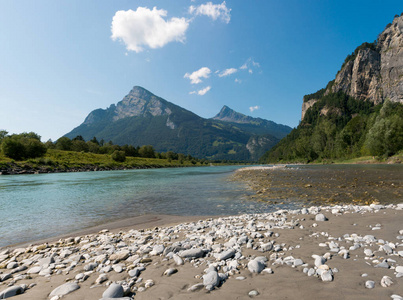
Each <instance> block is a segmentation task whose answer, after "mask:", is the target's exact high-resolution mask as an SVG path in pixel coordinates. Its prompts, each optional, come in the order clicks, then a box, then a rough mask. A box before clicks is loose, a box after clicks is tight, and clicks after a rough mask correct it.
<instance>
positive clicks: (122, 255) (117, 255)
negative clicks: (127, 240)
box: [109, 250, 130, 263]
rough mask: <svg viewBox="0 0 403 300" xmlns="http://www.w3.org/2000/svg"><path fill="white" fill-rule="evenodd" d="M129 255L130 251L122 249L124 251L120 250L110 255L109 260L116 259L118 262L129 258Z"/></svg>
mask: <svg viewBox="0 0 403 300" xmlns="http://www.w3.org/2000/svg"><path fill="white" fill-rule="evenodd" d="M129 256H130V251H127V250H122V251H119V252H116V253H114V254H112V255H111V256H110V257H109V260H111V261H115V262H116V263H117V262H119V261H121V260H125V259H127V258H128V257H129Z"/></svg>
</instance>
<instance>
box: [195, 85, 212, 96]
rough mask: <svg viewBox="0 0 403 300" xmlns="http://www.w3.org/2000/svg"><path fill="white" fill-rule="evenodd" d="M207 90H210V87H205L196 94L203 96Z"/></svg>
mask: <svg viewBox="0 0 403 300" xmlns="http://www.w3.org/2000/svg"><path fill="white" fill-rule="evenodd" d="M209 90H211V86H208V87H205V88H204V89H202V90H199V91H198V92H197V94H198V95H200V96H203V95H205V94H206V93H207V92H208V91H209Z"/></svg>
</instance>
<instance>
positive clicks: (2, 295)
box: [0, 286, 24, 299]
mask: <svg viewBox="0 0 403 300" xmlns="http://www.w3.org/2000/svg"><path fill="white" fill-rule="evenodd" d="M22 293H24V289H23V288H22V287H20V286H10V287H9V288H7V289H5V290H4V291H2V292H0V299H6V298H10V297H13V296H16V295H20V294H22Z"/></svg>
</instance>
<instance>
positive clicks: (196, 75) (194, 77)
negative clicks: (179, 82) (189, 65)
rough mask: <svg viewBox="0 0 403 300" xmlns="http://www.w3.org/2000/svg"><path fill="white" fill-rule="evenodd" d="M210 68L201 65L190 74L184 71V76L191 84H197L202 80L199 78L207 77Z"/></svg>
mask: <svg viewBox="0 0 403 300" xmlns="http://www.w3.org/2000/svg"><path fill="white" fill-rule="evenodd" d="M210 73H211V70H210V69H209V68H207V67H203V68H201V69H199V70H197V71H194V72H193V73H192V74H189V73H186V74H185V76H183V77H184V78H189V79H190V82H191V83H192V84H198V83H200V82H202V80H201V78H209V76H210Z"/></svg>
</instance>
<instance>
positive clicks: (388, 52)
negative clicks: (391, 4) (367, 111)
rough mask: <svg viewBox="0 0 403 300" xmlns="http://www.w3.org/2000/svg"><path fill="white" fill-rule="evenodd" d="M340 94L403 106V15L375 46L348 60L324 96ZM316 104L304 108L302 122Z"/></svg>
mask: <svg viewBox="0 0 403 300" xmlns="http://www.w3.org/2000/svg"><path fill="white" fill-rule="evenodd" d="M339 91H342V92H344V93H345V94H347V95H349V96H351V97H354V98H356V99H359V100H363V101H371V102H373V103H374V104H379V103H382V102H384V101H385V100H386V99H389V100H390V101H392V102H400V103H403V14H402V16H400V17H395V19H394V20H393V23H392V24H389V25H388V26H387V27H386V29H385V30H384V31H383V32H382V33H381V34H380V35H379V37H378V39H377V41H376V42H375V43H373V44H368V43H364V44H363V45H361V46H360V47H358V48H357V49H356V50H355V51H354V53H352V54H351V55H349V56H348V57H347V58H346V61H345V63H344V64H343V66H342V68H341V70H340V71H339V72H338V73H337V75H336V78H335V80H334V83H333V84H331V85H329V86H328V87H327V88H326V91H325V95H326V94H329V93H336V92H339ZM316 102H317V100H316V99H309V101H305V102H304V103H303V104H302V114H301V117H302V118H301V120H302V119H303V118H304V116H305V113H306V111H307V110H308V109H309V108H310V107H312V106H313V105H314V104H315V103H316Z"/></svg>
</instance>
